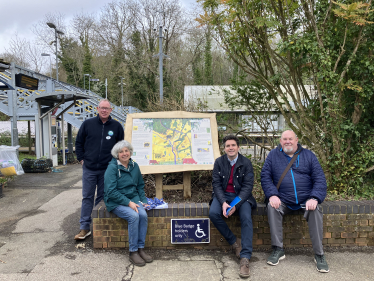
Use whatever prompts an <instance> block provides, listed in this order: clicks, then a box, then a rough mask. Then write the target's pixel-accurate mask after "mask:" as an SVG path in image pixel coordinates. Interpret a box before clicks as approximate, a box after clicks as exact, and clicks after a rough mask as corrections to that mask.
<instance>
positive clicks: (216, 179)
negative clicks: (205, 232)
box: [209, 135, 257, 278]
mask: <svg viewBox="0 0 374 281" xmlns="http://www.w3.org/2000/svg"><path fill="white" fill-rule="evenodd" d="M223 145H224V148H225V152H226V155H222V156H221V157H219V158H217V159H216V161H215V163H214V168H213V182H212V186H213V199H212V201H211V206H210V209H209V218H210V219H211V221H212V222H213V224H214V226H215V227H216V228H217V229H218V231H219V232H220V233H221V234H222V236H223V237H225V239H226V241H227V242H228V243H229V244H230V245H231V246H232V249H233V252H234V253H235V255H236V257H237V258H240V271H239V276H240V277H243V278H247V277H249V260H250V259H251V256H252V238H253V225H252V209H254V208H256V206H257V204H256V200H255V199H254V198H253V196H252V189H253V168H252V163H251V161H250V160H249V159H248V158H246V157H244V156H243V155H241V154H240V153H239V139H238V138H237V137H236V136H234V135H228V136H226V137H224V139H223ZM237 196H239V197H240V199H241V200H240V201H239V203H238V204H236V205H235V206H234V207H233V208H232V209H231V210H230V211H229V213H228V214H227V210H228V209H229V208H230V207H231V206H230V205H229V204H230V203H231V202H232V201H233V200H234V199H235V197H237ZM235 212H236V213H237V214H238V215H239V217H240V222H241V239H240V238H237V237H235V235H234V233H232V231H231V230H230V229H229V227H228V226H227V224H226V222H225V221H224V219H223V217H225V218H229V217H230V216H231V215H232V214H234V213H235Z"/></svg>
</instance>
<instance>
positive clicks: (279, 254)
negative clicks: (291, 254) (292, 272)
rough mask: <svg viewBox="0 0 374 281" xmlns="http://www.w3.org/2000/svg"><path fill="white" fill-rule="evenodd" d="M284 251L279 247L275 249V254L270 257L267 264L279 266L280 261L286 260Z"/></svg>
mask: <svg viewBox="0 0 374 281" xmlns="http://www.w3.org/2000/svg"><path fill="white" fill-rule="evenodd" d="M285 257H286V256H285V254H284V250H283V249H282V248H279V247H273V252H272V253H271V255H270V256H269V257H268V261H267V264H270V265H277V264H278V263H279V261H280V260H283V259H284V258H285Z"/></svg>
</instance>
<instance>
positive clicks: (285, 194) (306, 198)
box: [261, 130, 329, 272]
mask: <svg viewBox="0 0 374 281" xmlns="http://www.w3.org/2000/svg"><path fill="white" fill-rule="evenodd" d="M292 157H297V158H296V160H295V162H293V164H292V166H291V168H290V169H289V170H288V171H287V174H286V175H285V177H284V179H283V181H282V182H281V184H280V186H279V190H278V189H277V184H278V181H279V180H280V178H281V175H282V174H283V171H284V170H285V168H286V167H287V165H288V163H289V162H290V161H291V159H292ZM261 185H262V189H263V190H264V193H265V196H266V197H267V198H269V203H268V205H267V214H268V221H269V226H270V233H271V245H272V247H273V252H272V254H271V255H270V257H269V258H268V260H267V263H268V264H270V265H277V264H278V263H279V260H282V259H284V258H285V257H286V256H285V255H284V250H283V227H282V221H283V216H284V215H286V214H287V213H289V212H291V211H293V210H299V209H304V210H305V213H304V217H305V218H306V220H307V222H308V226H309V234H310V239H311V240H312V245H313V250H314V252H315V259H314V261H315V262H316V264H317V270H318V271H319V272H329V267H328V265H327V262H326V260H325V256H324V253H323V246H322V238H323V229H322V226H323V223H322V219H323V215H322V210H321V209H320V208H319V207H318V203H322V202H323V200H324V199H325V197H326V191H327V184H326V178H325V175H324V173H323V170H322V168H321V165H320V164H319V162H318V160H317V157H316V156H315V155H314V154H313V152H311V151H310V150H307V149H303V148H302V147H301V145H299V144H298V138H297V136H296V135H295V133H294V132H293V131H290V130H288V131H285V132H283V134H282V136H281V138H280V145H279V146H278V147H277V148H275V149H273V150H272V151H270V153H269V155H268V157H267V158H266V161H265V164H264V166H263V168H262V171H261Z"/></svg>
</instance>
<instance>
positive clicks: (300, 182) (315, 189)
mask: <svg viewBox="0 0 374 281" xmlns="http://www.w3.org/2000/svg"><path fill="white" fill-rule="evenodd" d="M300 147H301V146H300V145H299V144H298V150H297V152H296V153H298V154H299V156H298V158H297V159H296V161H295V162H294V163H293V164H292V167H291V168H290V170H289V171H288V172H287V174H286V176H285V177H284V179H283V181H282V183H281V185H280V187H279V190H277V184H278V181H279V179H280V177H281V175H282V173H283V171H284V169H285V168H286V167H287V165H288V163H289V160H290V158H289V157H287V156H286V154H285V153H284V152H283V151H282V146H281V145H279V146H278V147H277V148H275V149H273V150H272V151H270V153H269V155H268V157H267V158H266V160H265V164H264V166H263V167H262V171H261V185H262V189H263V190H264V193H265V196H266V197H267V198H270V197H271V196H273V195H276V196H278V197H279V199H280V200H281V201H282V202H284V203H285V204H286V205H298V204H304V203H305V202H306V201H307V200H308V199H310V198H315V199H317V200H318V203H322V202H323V200H325V197H326V192H327V184H326V178H325V174H324V173H323V170H322V167H321V165H320V164H319V162H318V159H317V157H316V156H315V155H314V153H313V152H311V151H310V150H308V149H302V150H301V151H300Z"/></svg>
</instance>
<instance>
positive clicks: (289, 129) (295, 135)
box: [281, 129, 297, 138]
mask: <svg viewBox="0 0 374 281" xmlns="http://www.w3.org/2000/svg"><path fill="white" fill-rule="evenodd" d="M287 131H290V132H292V133H294V135H295V138H297V135H296V133H295V132H294V131H293V130H290V129H289V130H284V131H283V132H282V134H281V138H282V136H283V133H284V132H287Z"/></svg>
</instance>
